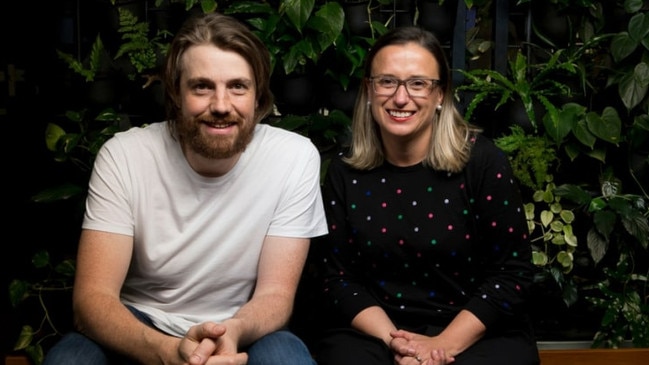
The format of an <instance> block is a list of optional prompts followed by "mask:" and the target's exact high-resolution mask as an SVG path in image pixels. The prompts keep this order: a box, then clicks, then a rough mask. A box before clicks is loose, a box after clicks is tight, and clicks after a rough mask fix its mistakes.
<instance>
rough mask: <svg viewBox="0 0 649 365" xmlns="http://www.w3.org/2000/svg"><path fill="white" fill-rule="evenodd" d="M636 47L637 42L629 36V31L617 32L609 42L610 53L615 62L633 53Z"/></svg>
mask: <svg viewBox="0 0 649 365" xmlns="http://www.w3.org/2000/svg"><path fill="white" fill-rule="evenodd" d="M637 47H638V42H637V41H634V40H633V38H631V37H630V36H629V33H627V32H620V33H618V34H617V35H615V37H613V41H612V42H611V54H612V55H613V60H614V61H615V62H616V63H619V62H620V61H622V60H623V59H625V58H626V57H627V56H629V55H630V54H631V53H633V51H635V49H636V48H637Z"/></svg>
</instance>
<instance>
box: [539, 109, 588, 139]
mask: <svg viewBox="0 0 649 365" xmlns="http://www.w3.org/2000/svg"><path fill="white" fill-rule="evenodd" d="M585 111H586V107H584V106H582V105H579V104H576V103H567V104H565V105H564V106H563V107H562V108H561V109H560V110H559V111H558V115H557V118H556V119H554V118H551V117H550V115H549V114H546V116H545V117H544V118H543V126H544V127H545V132H546V134H548V135H549V136H550V137H551V138H552V139H553V140H554V141H555V142H556V143H561V141H563V139H564V138H565V137H566V136H567V135H568V134H569V133H570V131H571V130H572V129H573V128H574V127H573V126H574V125H575V124H576V123H577V120H579V116H581V115H583V114H585Z"/></svg>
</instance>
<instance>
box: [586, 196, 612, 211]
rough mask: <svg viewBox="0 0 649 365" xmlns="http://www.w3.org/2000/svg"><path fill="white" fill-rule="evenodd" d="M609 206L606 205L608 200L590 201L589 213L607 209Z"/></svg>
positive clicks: (596, 199)
mask: <svg viewBox="0 0 649 365" xmlns="http://www.w3.org/2000/svg"><path fill="white" fill-rule="evenodd" d="M607 205H608V204H606V200H604V198H602V197H597V198H594V199H593V200H591V201H590V204H589V205H588V211H589V212H591V213H592V212H598V211H600V210H602V209H604V208H606V206H607Z"/></svg>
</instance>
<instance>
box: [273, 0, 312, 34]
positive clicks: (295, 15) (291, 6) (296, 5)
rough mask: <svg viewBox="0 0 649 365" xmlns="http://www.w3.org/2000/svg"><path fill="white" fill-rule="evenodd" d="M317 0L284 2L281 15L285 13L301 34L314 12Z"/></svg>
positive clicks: (289, 0)
mask: <svg viewBox="0 0 649 365" xmlns="http://www.w3.org/2000/svg"><path fill="white" fill-rule="evenodd" d="M314 6H315V0H283V1H282V2H281V4H280V8H279V13H280V14H283V13H285V14H286V16H287V17H288V19H289V20H290V21H291V24H293V26H294V27H295V30H297V31H298V32H299V33H302V28H304V25H305V24H306V22H307V20H308V19H309V17H310V16H311V13H312V12H313V7H314Z"/></svg>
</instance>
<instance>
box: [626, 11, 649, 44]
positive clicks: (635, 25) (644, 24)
mask: <svg viewBox="0 0 649 365" xmlns="http://www.w3.org/2000/svg"><path fill="white" fill-rule="evenodd" d="M628 29H629V36H630V37H631V39H633V40H634V41H636V42H640V41H641V40H642V39H643V38H645V37H646V36H647V35H648V34H649V16H647V15H646V14H644V13H637V14H635V15H633V16H632V17H631V19H629V28H628Z"/></svg>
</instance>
